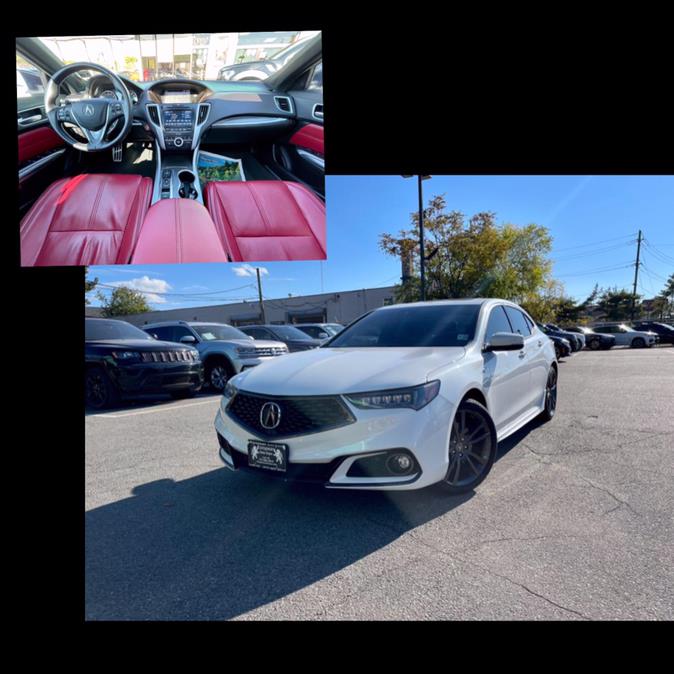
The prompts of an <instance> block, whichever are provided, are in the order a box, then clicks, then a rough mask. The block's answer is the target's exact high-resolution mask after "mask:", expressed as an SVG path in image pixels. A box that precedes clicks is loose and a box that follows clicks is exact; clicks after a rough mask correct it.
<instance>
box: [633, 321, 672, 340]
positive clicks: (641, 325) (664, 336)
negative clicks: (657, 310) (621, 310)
mask: <svg viewBox="0 0 674 674" xmlns="http://www.w3.org/2000/svg"><path fill="white" fill-rule="evenodd" d="M632 327H633V328H634V329H635V330H642V331H643V332H654V333H655V334H656V335H657V336H658V337H659V338H660V344H674V327H672V326H671V325H668V324H667V323H658V322H657V321H636V322H635V323H632Z"/></svg>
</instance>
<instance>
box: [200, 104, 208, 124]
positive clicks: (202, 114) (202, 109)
mask: <svg viewBox="0 0 674 674" xmlns="http://www.w3.org/2000/svg"><path fill="white" fill-rule="evenodd" d="M208 108H209V106H208V105H200V106H199V115H198V117H197V124H203V123H204V122H205V121H206V118H207V117H208Z"/></svg>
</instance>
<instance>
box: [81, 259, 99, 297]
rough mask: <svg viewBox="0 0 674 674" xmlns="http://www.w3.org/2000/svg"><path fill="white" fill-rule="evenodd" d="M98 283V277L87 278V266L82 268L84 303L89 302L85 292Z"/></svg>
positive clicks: (92, 288)
mask: <svg viewBox="0 0 674 674" xmlns="http://www.w3.org/2000/svg"><path fill="white" fill-rule="evenodd" d="M97 285H98V277H96V278H93V279H90V278H89V267H85V268H84V304H86V305H88V304H90V300H89V298H88V297H87V294H88V293H90V292H91V291H92V290H94V289H95V288H96V286H97Z"/></svg>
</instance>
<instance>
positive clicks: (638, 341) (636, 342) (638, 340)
mask: <svg viewBox="0 0 674 674" xmlns="http://www.w3.org/2000/svg"><path fill="white" fill-rule="evenodd" d="M644 346H646V341H645V340H644V338H643V337H635V338H634V339H633V340H632V347H633V348H635V349H643V348H644Z"/></svg>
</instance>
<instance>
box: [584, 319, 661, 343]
mask: <svg viewBox="0 0 674 674" xmlns="http://www.w3.org/2000/svg"><path fill="white" fill-rule="evenodd" d="M594 327H595V328H596V329H597V330H601V332H603V333H605V334H608V335H613V337H615V343H616V346H629V347H632V348H633V349H639V348H644V347H651V346H655V342H656V335H655V333H653V332H643V331H639V330H635V329H634V328H630V327H629V326H627V325H625V324H624V323H622V324H621V325H607V324H604V325H596V326H594Z"/></svg>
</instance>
